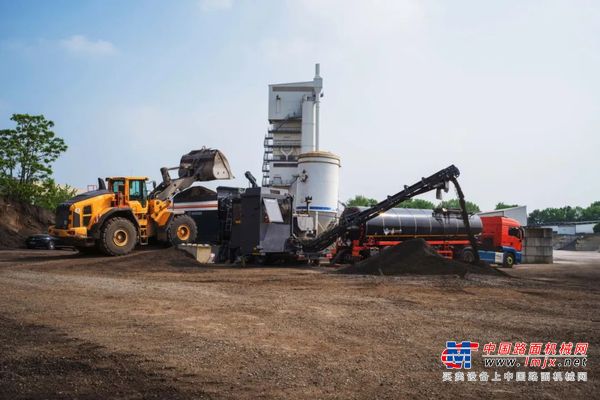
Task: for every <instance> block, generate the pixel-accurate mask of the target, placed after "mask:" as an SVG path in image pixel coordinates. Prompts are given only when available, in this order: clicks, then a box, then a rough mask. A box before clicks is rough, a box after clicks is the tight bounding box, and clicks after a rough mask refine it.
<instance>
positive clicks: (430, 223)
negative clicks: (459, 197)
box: [333, 207, 482, 263]
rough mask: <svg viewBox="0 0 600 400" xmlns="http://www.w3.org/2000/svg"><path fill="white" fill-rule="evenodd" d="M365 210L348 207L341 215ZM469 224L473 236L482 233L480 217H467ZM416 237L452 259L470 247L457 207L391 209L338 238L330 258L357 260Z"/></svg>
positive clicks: (460, 255)
mask: <svg viewBox="0 0 600 400" xmlns="http://www.w3.org/2000/svg"><path fill="white" fill-rule="evenodd" d="M364 209H366V207H348V208H346V210H344V213H343V214H342V216H343V215H344V214H346V213H355V212H357V211H362V210H364ZM469 224H470V226H471V232H472V233H473V234H474V235H478V234H480V233H481V232H482V222H481V219H480V218H479V216H477V215H471V216H469ZM415 238H421V239H423V240H425V241H427V243H428V244H429V245H430V246H432V247H433V248H434V249H436V251H437V252H438V253H439V254H440V255H442V256H444V257H447V258H453V259H457V258H461V257H463V255H464V256H467V254H466V252H464V250H465V249H469V248H470V246H471V244H470V242H469V236H468V232H467V229H466V228H465V224H464V222H463V219H462V215H461V212H460V210H443V209H438V210H421V209H413V208H392V209H389V210H387V211H386V212H384V213H381V214H379V215H378V216H377V217H375V218H373V219H371V220H369V221H367V222H365V223H364V224H362V225H360V226H358V227H356V228H355V229H353V230H352V231H349V232H348V234H347V235H345V236H344V237H342V238H340V240H338V243H337V246H336V248H335V250H334V252H335V254H334V256H333V261H334V262H336V263H337V262H340V263H343V262H353V261H358V260H361V259H364V258H367V257H370V256H372V255H374V254H377V253H379V251H380V250H382V249H384V248H386V247H388V246H395V245H397V244H399V243H401V242H403V241H405V240H410V239H415ZM463 253H464V254H463Z"/></svg>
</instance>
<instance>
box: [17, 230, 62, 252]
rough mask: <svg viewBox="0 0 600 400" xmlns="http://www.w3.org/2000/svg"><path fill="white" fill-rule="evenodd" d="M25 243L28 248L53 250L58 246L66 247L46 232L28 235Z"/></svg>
mask: <svg viewBox="0 0 600 400" xmlns="http://www.w3.org/2000/svg"><path fill="white" fill-rule="evenodd" d="M25 245H27V248H28V249H48V250H54V249H57V248H60V247H67V246H65V245H64V244H63V243H61V241H60V240H59V239H58V238H55V237H53V236H50V235H48V234H44V233H42V234H39V235H32V236H29V237H28V238H27V239H26V240H25Z"/></svg>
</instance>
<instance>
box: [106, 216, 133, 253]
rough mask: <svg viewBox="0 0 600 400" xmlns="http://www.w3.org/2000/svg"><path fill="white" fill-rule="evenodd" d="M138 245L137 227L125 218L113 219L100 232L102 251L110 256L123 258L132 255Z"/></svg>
mask: <svg viewBox="0 0 600 400" xmlns="http://www.w3.org/2000/svg"><path fill="white" fill-rule="evenodd" d="M136 243H137V231H136V229H135V226H134V225H133V224H132V223H131V221H129V220H128V219H125V218H119V217H115V218H111V219H110V220H108V221H107V222H106V223H105V224H104V225H103V226H102V229H101V230H100V240H99V241H98V244H99V247H100V250H101V251H102V252H103V253H104V254H106V255H109V256H123V255H125V254H128V253H130V252H131V251H132V250H133V248H134V247H135V245H136Z"/></svg>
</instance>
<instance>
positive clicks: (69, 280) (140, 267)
mask: <svg viewBox="0 0 600 400" xmlns="http://www.w3.org/2000/svg"><path fill="white" fill-rule="evenodd" d="M562 253H564V252H557V253H556V255H555V256H556V257H555V258H556V259H557V260H558V261H560V262H561V263H560V264H554V265H550V266H533V265H527V266H517V267H516V268H514V269H513V270H511V271H509V273H510V275H511V277H495V276H474V275H467V277H466V279H460V278H457V277H453V276H436V277H433V276H432V277H428V276H418V277H417V276H402V277H381V276H357V275H351V276H344V275H339V274H330V273H328V270H327V269H326V268H320V269H319V268H316V269H315V268H301V267H298V268H276V267H273V268H266V267H260V268H259V267H256V268H252V267H249V268H244V269H241V268H235V267H225V266H213V267H210V268H205V267H199V266H196V265H195V264H194V263H192V262H190V261H189V260H187V259H185V258H184V257H182V256H181V255H179V254H176V253H175V252H174V251H172V250H158V249H149V250H144V251H138V252H135V253H133V254H131V255H128V256H125V257H120V258H102V257H82V256H79V255H77V254H75V253H73V252H68V251H54V252H46V251H25V250H14V251H0V313H1V314H0V315H1V317H0V350H1V351H0V397H4V398H39V399H42V398H44V399H46V398H81V399H87V398H126V399H135V398H215V399H217V398H241V399H256V398H282V399H283V398H285V399H289V398H297V399H304V398H364V399H371V398H389V399H396V398H408V397H412V398H431V397H437V398H456V397H470V398H488V397H491V396H494V397H497V398H507V399H508V398H510V399H512V398H536V399H538V398H539V399H544V398H547V399H557V398H567V397H568V398H594V397H596V396H597V393H598V392H599V390H600V385H599V384H598V379H597V376H598V375H597V367H596V365H597V360H598V356H599V353H600V351H599V349H600V346H599V345H600V343H599V342H600V340H599V338H598V331H599V328H600V317H599V316H598V312H597V310H598V308H599V306H600V286H599V285H598V283H599V282H600V255H597V256H594V255H587V253H586V257H583V258H582V259H581V260H579V259H578V258H577V256H573V255H572V254H570V253H565V255H561V254H562ZM454 339H457V340H463V339H464V340H467V339H471V340H474V341H479V342H480V343H487V342H488V341H491V342H500V341H512V342H515V341H524V342H536V341H538V342H544V341H554V342H562V341H573V342H590V349H589V360H588V366H587V368H586V369H585V370H586V371H587V372H588V382H549V383H541V382H537V383H535V382H500V383H492V382H488V383H483V382H476V383H474V382H456V383H448V382H442V372H443V371H445V369H444V367H443V365H442V364H441V362H440V354H441V352H442V350H443V349H444V347H445V341H446V340H454ZM477 356H479V357H477ZM473 363H474V366H473V371H477V372H479V371H482V370H485V369H484V368H483V365H482V361H481V357H480V354H477V355H476V356H475V357H474V361H473Z"/></svg>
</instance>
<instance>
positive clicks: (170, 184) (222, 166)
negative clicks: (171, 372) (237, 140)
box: [150, 147, 233, 201]
mask: <svg viewBox="0 0 600 400" xmlns="http://www.w3.org/2000/svg"><path fill="white" fill-rule="evenodd" d="M173 169H177V170H178V175H179V178H177V179H172V178H171V176H170V175H169V171H170V170H173ZM160 173H161V175H162V179H163V181H162V182H161V183H160V185H158V186H157V187H156V188H155V189H154V190H153V191H152V193H150V198H153V199H158V200H163V201H164V200H167V199H169V198H171V197H172V196H173V195H175V194H176V193H178V192H180V191H182V190H185V189H187V188H188V187H190V186H192V184H193V183H194V182H202V181H213V180H216V179H232V178H233V174H232V173H231V168H230V167H229V161H227V158H225V155H224V154H223V153H221V152H220V151H219V150H216V149H209V148H206V147H203V148H202V149H200V150H193V151H190V152H189V153H188V154H185V155H183V156H182V157H181V161H180V162H179V166H177V167H174V168H166V167H163V168H161V169H160Z"/></svg>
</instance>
